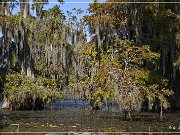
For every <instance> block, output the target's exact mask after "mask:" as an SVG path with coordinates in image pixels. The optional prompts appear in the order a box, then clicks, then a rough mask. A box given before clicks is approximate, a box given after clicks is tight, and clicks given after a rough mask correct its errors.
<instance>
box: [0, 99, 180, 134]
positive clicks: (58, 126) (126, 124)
mask: <svg viewBox="0 0 180 135" xmlns="http://www.w3.org/2000/svg"><path fill="white" fill-rule="evenodd" d="M113 108H115V107H112V108H111V109H110V110H109V111H107V110H105V109H103V110H99V111H96V112H94V111H91V110H90V108H89V106H88V104H87V103H84V102H81V101H77V102H76V103H75V102H74V101H66V102H61V103H55V104H52V105H51V106H50V108H48V109H47V110H41V111H12V112H10V111H8V110H3V109H0V132H179V133H180V113H178V112H176V113H164V117H163V121H160V117H159V113H147V112H146V113H138V114H134V116H133V120H132V121H126V120H124V115H122V114H120V113H119V112H118V110H117V109H113Z"/></svg>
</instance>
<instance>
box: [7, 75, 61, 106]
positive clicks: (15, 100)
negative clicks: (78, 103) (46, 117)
mask: <svg viewBox="0 0 180 135" xmlns="http://www.w3.org/2000/svg"><path fill="white" fill-rule="evenodd" d="M4 94H5V95H6V97H7V99H8V100H9V101H10V103H11V106H12V107H13V108H14V109H42V108H44V107H45V104H46V103H49V102H51V101H53V100H54V99H56V100H60V99H62V97H63V96H62V94H61V93H60V92H59V91H58V89H57V85H56V81H55V80H54V79H52V78H43V77H36V78H32V77H27V76H26V75H23V74H20V73H16V72H14V73H8V74H7V76H6V83H5V91H4Z"/></svg>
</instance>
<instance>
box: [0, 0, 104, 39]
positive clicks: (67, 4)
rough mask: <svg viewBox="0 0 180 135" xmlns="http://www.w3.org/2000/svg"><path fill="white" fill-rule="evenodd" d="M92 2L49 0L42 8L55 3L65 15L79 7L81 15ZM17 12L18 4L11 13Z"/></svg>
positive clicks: (102, 0)
mask: <svg viewBox="0 0 180 135" xmlns="http://www.w3.org/2000/svg"><path fill="white" fill-rule="evenodd" d="M30 1H32V0H30ZM98 1H99V2H105V1H106V0H98ZM92 2H93V0H64V4H61V5H60V4H59V3H58V2H57V0H49V4H47V5H45V6H44V10H47V9H50V8H52V7H54V6H55V5H60V8H61V10H62V11H63V12H64V14H65V15H67V12H66V11H72V9H73V8H76V9H79V8H81V9H82V10H84V13H83V14H82V16H83V15H85V14H88V13H87V12H86V11H87V8H88V5H89V3H92ZM17 12H19V6H18V7H17V8H15V9H14V10H13V14H16V13H17ZM31 14H33V11H31ZM82 16H80V17H82ZM87 34H88V33H87ZM1 36H2V33H1V31H0V37H1ZM87 40H90V37H89V36H87Z"/></svg>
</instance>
